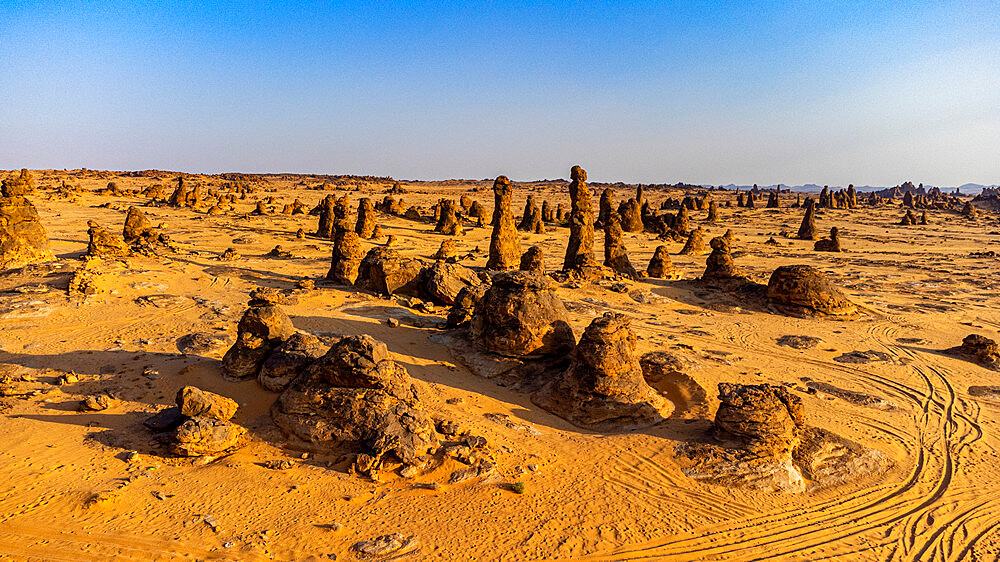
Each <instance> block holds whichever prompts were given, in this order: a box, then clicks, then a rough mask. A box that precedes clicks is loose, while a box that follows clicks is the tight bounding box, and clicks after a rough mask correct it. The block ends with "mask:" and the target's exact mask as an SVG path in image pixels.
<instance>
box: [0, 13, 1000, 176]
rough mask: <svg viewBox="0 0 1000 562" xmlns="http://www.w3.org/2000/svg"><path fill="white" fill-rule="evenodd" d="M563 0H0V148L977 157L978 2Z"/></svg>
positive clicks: (904, 169)
mask: <svg viewBox="0 0 1000 562" xmlns="http://www.w3.org/2000/svg"><path fill="white" fill-rule="evenodd" d="M204 4H210V6H206V5H204ZM586 4H587V5H586V6H578V5H576V3H571V2H546V3H538V4H533V3H504V2H491V3H483V4H473V3H464V2H427V3H402V2H398V3H397V2H374V3H339V2H338V3H308V2H289V3H288V4H287V5H281V4H280V3H278V2H273V3H265V2H259V3H258V2H251V1H246V2H244V1H240V2H231V3H227V2H209V3H203V2H182V1H173V2H171V1H162V2H143V1H138V2H124V1H123V2H116V3H110V2H97V1H94V2H74V1H59V2H30V1H19V0H3V1H2V2H0V168H15V167H18V168H19V167H22V166H26V167H31V168H76V167H88V168H95V169H118V170H121V169H144V168H160V169H173V170H186V171H201V172H217V171H247V172H273V171H295V172H317V173H361V174H374V175H392V176H394V177H397V178H411V179H433V178H451V177H463V178H484V177H493V176H496V175H498V174H501V173H503V174H507V175H508V176H510V177H512V178H514V179H520V180H525V179H535V178H555V177H566V176H568V174H569V168H570V166H572V165H573V164H581V165H583V166H584V167H585V168H586V169H587V170H588V171H589V174H590V177H591V178H592V179H593V180H598V181H615V180H623V181H642V182H671V183H672V182H675V181H687V182H691V183H710V184H720V183H730V182H733V183H738V184H748V183H759V184H771V183H778V182H781V183H785V184H799V183H805V182H815V183H819V184H831V185H846V184H847V183H855V184H858V185H865V184H871V185H894V184H897V183H900V182H902V181H905V180H907V179H909V180H913V181H914V182H918V181H920V182H924V183H928V184H933V185H945V186H948V185H958V184H961V183H964V182H977V183H998V182H1000V4H998V3H997V2H984V3H978V4H977V3H975V2H963V3H936V2H934V3H931V2H884V3H883V2H876V3H869V2H858V3H836V4H835V3H832V2H816V3H805V2H801V3H800V2H795V3H788V4H784V3H762V4H756V5H749V4H742V3H737V2H718V3H710V2H691V3H672V2H650V3H621V2H614V3H607V4H602V3H597V2H594V3H586Z"/></svg>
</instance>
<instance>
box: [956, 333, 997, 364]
mask: <svg viewBox="0 0 1000 562" xmlns="http://www.w3.org/2000/svg"><path fill="white" fill-rule="evenodd" d="M948 353H951V354H952V355H958V356H959V357H964V358H966V359H968V360H970V361H972V362H974V363H978V364H980V365H982V366H983V367H986V368H987V369H993V370H994V371H1000V346H998V345H997V342H996V341H994V340H991V339H990V338H987V337H985V336H981V335H979V334H969V335H968V336H965V339H963V340H962V345H960V346H958V347H953V348H951V349H949V350H948Z"/></svg>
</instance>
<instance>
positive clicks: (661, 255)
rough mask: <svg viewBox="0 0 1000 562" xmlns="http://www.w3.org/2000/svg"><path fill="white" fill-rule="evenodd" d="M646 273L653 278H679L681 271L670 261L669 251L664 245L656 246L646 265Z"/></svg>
mask: <svg viewBox="0 0 1000 562" xmlns="http://www.w3.org/2000/svg"><path fill="white" fill-rule="evenodd" d="M646 274H647V275H649V276H650V277H653V278H655V279H680V278H681V272H680V271H679V270H678V269H677V267H675V266H674V263H673V262H672V261H670V252H669V251H667V247H666V246H657V247H656V250H654V251H653V257H652V258H651V259H650V260H649V265H648V266H647V267H646Z"/></svg>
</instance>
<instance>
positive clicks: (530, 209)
mask: <svg viewBox="0 0 1000 562" xmlns="http://www.w3.org/2000/svg"><path fill="white" fill-rule="evenodd" d="M517 229H518V230H523V231H525V232H532V233H534V234H545V223H544V222H543V221H542V211H541V210H540V209H539V208H538V205H536V204H535V196H534V195H529V196H528V202H527V203H526V204H525V206H524V217H523V218H522V219H521V224H519V225H517Z"/></svg>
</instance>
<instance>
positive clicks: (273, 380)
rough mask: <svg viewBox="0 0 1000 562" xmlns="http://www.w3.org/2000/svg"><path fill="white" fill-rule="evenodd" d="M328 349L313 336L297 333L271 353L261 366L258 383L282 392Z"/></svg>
mask: <svg viewBox="0 0 1000 562" xmlns="http://www.w3.org/2000/svg"><path fill="white" fill-rule="evenodd" d="M325 352H326V348H325V347H324V346H323V344H322V343H321V342H320V341H319V338H317V337H316V336H314V335H312V334H304V333H302V332H296V333H294V334H292V335H291V337H289V338H288V339H286V340H285V341H283V342H281V344H280V345H279V346H278V347H276V348H275V349H274V351H273V352H271V353H270V354H269V355H268V357H267V359H266V360H265V361H264V364H263V365H261V368H260V374H259V375H258V376H257V381H258V382H259V383H260V385H261V386H263V387H264V388H266V389H268V390H271V391H274V392H280V391H282V390H284V389H285V387H286V386H288V383H290V382H292V379H294V378H295V377H297V376H298V374H299V373H300V372H301V371H302V370H303V369H305V368H306V366H308V365H309V364H311V363H312V362H313V361H315V360H316V359H317V358H319V357H322V356H323V354H324V353H325Z"/></svg>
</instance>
